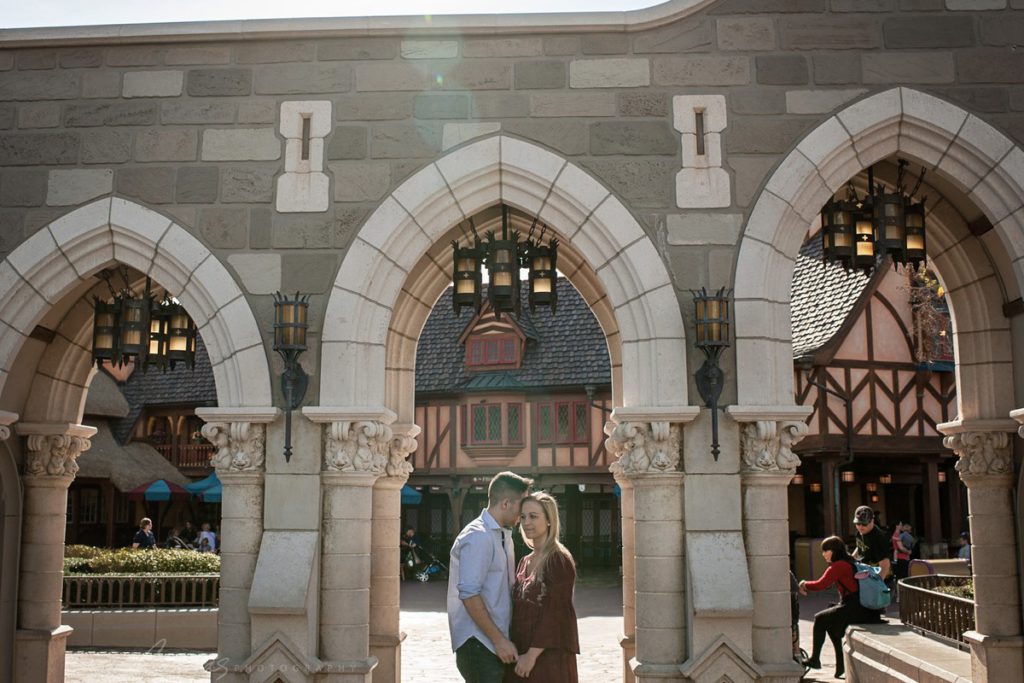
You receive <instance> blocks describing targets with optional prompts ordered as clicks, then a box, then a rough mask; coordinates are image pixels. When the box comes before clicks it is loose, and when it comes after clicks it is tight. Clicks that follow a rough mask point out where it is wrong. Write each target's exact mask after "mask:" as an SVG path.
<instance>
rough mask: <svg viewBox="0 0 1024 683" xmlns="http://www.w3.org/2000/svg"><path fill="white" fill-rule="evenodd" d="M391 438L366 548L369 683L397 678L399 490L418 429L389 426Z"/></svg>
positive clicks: (399, 653)
mask: <svg viewBox="0 0 1024 683" xmlns="http://www.w3.org/2000/svg"><path fill="white" fill-rule="evenodd" d="M391 431H392V438H391V442H390V446H389V451H388V464H387V465H386V466H385V468H384V476H382V477H380V478H379V479H377V481H376V482H375V483H374V485H373V524H372V527H371V540H370V545H371V548H372V557H371V559H370V576H371V579H370V654H371V655H373V656H374V657H376V658H377V662H378V663H377V668H376V669H374V671H373V681H374V683H398V682H399V681H400V680H401V678H402V641H403V640H404V639H405V634H404V633H402V632H401V629H400V628H399V597H400V594H401V585H400V582H401V572H400V569H399V563H400V562H401V553H400V551H399V545H398V539H399V536H400V535H401V533H402V525H401V511H402V487H403V486H405V482H407V481H408V480H409V475H410V474H411V473H412V464H411V463H410V462H409V461H408V457H409V455H410V454H411V453H413V452H414V451H415V450H416V445H417V444H416V437H417V436H418V435H419V433H420V428H419V427H418V426H416V425H414V424H401V425H397V424H396V425H391Z"/></svg>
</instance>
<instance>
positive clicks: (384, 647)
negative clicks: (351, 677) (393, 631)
mask: <svg viewBox="0 0 1024 683" xmlns="http://www.w3.org/2000/svg"><path fill="white" fill-rule="evenodd" d="M404 640H405V633H404V632H403V633H399V634H398V637H397V638H395V637H393V636H382V635H374V634H370V655H371V656H373V657H376V658H377V668H376V669H374V670H373V679H374V680H375V681H401V680H402V641H404Z"/></svg>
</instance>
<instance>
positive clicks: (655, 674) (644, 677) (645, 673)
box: [629, 658, 690, 683]
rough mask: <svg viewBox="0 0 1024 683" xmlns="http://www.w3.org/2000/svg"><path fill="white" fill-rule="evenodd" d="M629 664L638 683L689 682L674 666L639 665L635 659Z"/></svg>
mask: <svg viewBox="0 0 1024 683" xmlns="http://www.w3.org/2000/svg"><path fill="white" fill-rule="evenodd" d="M629 664H630V668H631V669H632V671H633V676H634V678H635V679H636V680H637V682H638V683H645V682H646V681H651V682H652V683H655V682H656V683H685V682H686V681H689V680H690V679H689V678H687V677H686V676H684V675H683V673H682V672H681V671H680V670H679V667H678V666H677V665H674V664H641V663H640V662H638V661H636V659H635V658H634V659H633V660H631V661H630V663H629Z"/></svg>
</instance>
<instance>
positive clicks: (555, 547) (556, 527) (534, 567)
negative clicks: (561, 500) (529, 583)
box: [519, 491, 573, 581]
mask: <svg viewBox="0 0 1024 683" xmlns="http://www.w3.org/2000/svg"><path fill="white" fill-rule="evenodd" d="M529 500H532V501H534V502H536V503H538V504H539V505H540V507H541V509H542V510H543V511H544V517H546V518H547V522H548V524H549V526H548V535H547V537H546V538H545V539H544V544H543V545H541V547H539V548H534V547H533V541H531V540H530V539H528V538H527V537H526V533H525V532H524V531H523V529H522V527H520V528H519V531H520V533H522V534H523V541H524V542H525V543H526V546H527V547H528V548H532V549H533V560H531V562H530V570H531V573H532V574H533V578H534V580H535V581H543V580H544V569H545V568H546V567H547V563H548V560H549V559H550V558H551V556H552V555H554V554H555V553H560V554H562V555H563V556H564V557H565V558H566V559H567V560H569V562H572V561H573V559H572V553H570V552H569V549H568V548H566V547H565V546H564V545H562V543H561V541H559V540H558V536H559V534H560V531H561V529H560V526H561V525H560V523H559V519H558V503H557V502H555V499H554V498H553V497H552V496H551V494H549V493H545V492H544V491H534V492H533V493H531V494H530V495H528V496H527V497H526V498H523V504H524V505H525V504H526V502H527V501H529Z"/></svg>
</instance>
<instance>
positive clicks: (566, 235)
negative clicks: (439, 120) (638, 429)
mask: <svg viewBox="0 0 1024 683" xmlns="http://www.w3.org/2000/svg"><path fill="white" fill-rule="evenodd" d="M499 202H504V203H507V204H510V205H513V206H516V207H518V208H520V209H522V210H523V211H525V212H526V213H529V214H533V215H536V216H538V217H540V219H541V220H543V221H544V222H546V223H547V224H548V225H549V226H551V227H552V228H554V229H555V230H556V231H557V232H558V233H559V234H560V235H561V236H562V238H563V240H562V244H563V245H565V246H566V247H568V248H567V249H566V250H565V251H566V253H567V254H572V255H571V256H569V257H568V258H567V259H563V263H562V265H563V268H565V265H566V264H570V266H569V268H570V270H569V272H567V276H568V277H569V279H570V280H571V281H572V282H573V284H574V285H575V286H576V287H577V288H578V289H579V290H580V292H581V293H582V294H583V296H584V298H585V299H586V300H587V301H588V303H590V304H591V306H592V307H593V308H594V309H595V313H596V314H597V316H598V319H599V320H600V322H601V324H602V327H603V328H604V330H605V334H606V336H607V337H608V339H609V350H610V353H611V356H612V365H613V387H614V391H615V396H616V404H617V405H621V406H626V407H653V406H660V407H681V406H685V405H687V403H688V399H687V382H686V368H685V364H686V335H685V330H684V326H683V319H682V314H681V312H680V309H679V302H678V299H677V298H676V293H675V291H674V288H673V285H672V281H671V279H670V277H669V273H668V269H667V268H666V267H665V264H664V263H663V262H662V260H661V257H660V255H659V254H658V251H657V249H656V248H655V246H654V243H653V242H652V241H651V240H650V238H649V237H647V235H646V233H645V232H644V230H643V228H642V227H641V226H640V224H639V222H638V221H637V220H636V219H635V218H634V217H633V216H632V214H631V213H630V211H629V210H628V209H627V208H626V206H625V205H623V204H622V202H621V201H619V199H618V198H617V197H615V195H613V194H612V193H611V192H610V191H609V190H608V189H607V188H605V187H604V186H602V185H601V184H600V183H598V182H597V181H595V180H594V179H593V178H592V177H591V176H590V175H588V174H587V173H586V172H584V171H583V170H581V169H580V168H579V167H578V166H576V165H575V164H573V163H571V162H569V161H567V160H566V159H564V158H562V157H560V156H558V155H556V154H554V153H552V152H550V151H548V150H546V149H543V148H541V147H539V146H537V145H535V144H532V143H529V142H526V141H523V140H520V139H517V138H513V137H509V136H507V135H495V136H492V137H487V138H483V139H481V140H477V141H475V142H472V143H469V144H466V145H464V146H462V147H460V148H458V149H456V150H454V151H452V152H450V153H448V154H447V155H445V156H443V157H441V158H440V159H438V160H437V161H435V162H433V163H431V164H430V165H428V166H426V167H425V168H423V169H421V170H420V171H419V172H417V173H416V174H414V175H413V176H412V177H410V178H409V179H408V180H406V181H405V182H404V183H402V184H401V185H400V186H399V187H398V188H397V189H396V190H395V191H394V192H393V193H392V194H391V195H390V196H389V197H387V198H386V199H385V200H384V201H383V203H382V204H381V205H380V206H379V207H378V209H377V210H376V211H375V212H374V213H373V214H372V215H371V216H370V218H369V219H367V221H366V223H365V224H364V225H363V227H362V228H361V229H360V231H359V234H358V235H357V236H356V238H355V240H354V241H353V243H352V245H351V246H350V247H349V249H348V251H347V252H346V254H345V258H344V261H343V262H342V264H341V268H340V270H339V272H338V276H337V279H336V280H335V283H334V287H333V289H332V291H331V295H330V300H329V301H328V304H327V313H326V316H325V321H324V334H323V343H322V347H323V348H322V359H321V378H322V379H321V404H322V405H327V406H330V405H333V406H385V407H387V408H390V409H392V410H394V411H395V413H397V414H398V415H399V419H400V420H404V419H407V417H408V416H409V415H410V413H409V410H406V407H407V406H408V407H409V408H410V409H411V405H412V399H413V394H412V374H413V372H414V363H413V362H412V361H413V360H414V358H415V344H416V339H418V337H419V331H420V330H421V329H422V326H423V323H424V322H425V320H426V316H427V314H428V313H429V310H430V308H432V307H433V305H434V302H435V300H436V298H437V296H439V295H440V293H441V292H442V291H443V290H444V288H445V287H446V286H447V285H448V280H449V278H450V273H448V272H446V269H445V268H444V267H442V266H441V265H440V264H441V263H442V261H440V259H441V258H443V256H435V254H440V253H441V252H442V251H443V250H445V249H448V245H447V243H446V241H444V240H443V238H444V236H445V235H446V233H448V232H449V231H450V230H451V229H452V227H453V226H455V225H456V224H458V223H459V222H460V221H462V220H464V219H466V218H467V217H469V216H472V215H474V214H475V213H477V212H478V211H480V210H481V209H484V208H486V207H488V206H491V205H493V204H497V203H499ZM560 258H561V254H560ZM563 272H565V270H563ZM668 377H671V378H676V380H677V381H665V378H668ZM328 378H330V381H327V380H328Z"/></svg>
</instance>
